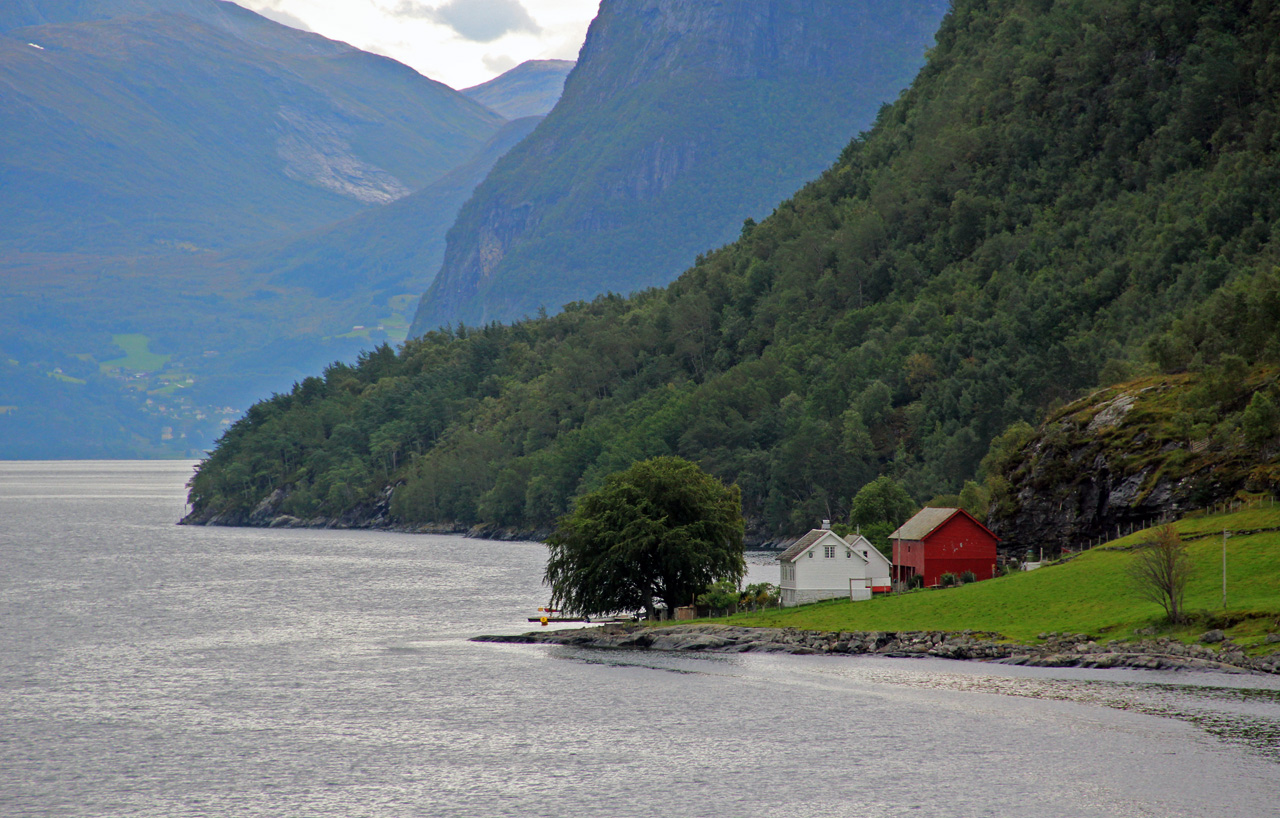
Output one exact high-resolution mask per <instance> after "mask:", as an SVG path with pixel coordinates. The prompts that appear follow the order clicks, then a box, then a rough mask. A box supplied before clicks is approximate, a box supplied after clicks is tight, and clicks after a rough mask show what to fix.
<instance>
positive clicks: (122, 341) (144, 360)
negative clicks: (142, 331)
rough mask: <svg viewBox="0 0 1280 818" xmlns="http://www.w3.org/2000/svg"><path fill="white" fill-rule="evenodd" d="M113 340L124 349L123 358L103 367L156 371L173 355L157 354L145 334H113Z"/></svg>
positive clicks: (104, 364) (109, 362)
mask: <svg viewBox="0 0 1280 818" xmlns="http://www.w3.org/2000/svg"><path fill="white" fill-rule="evenodd" d="M111 342H112V343H113V344H115V345H116V346H118V347H120V348H121V349H123V350H124V357H123V358H116V359H115V360H112V361H106V362H105V363H103V364H102V369H104V370H107V369H132V370H134V371H135V372H155V371H156V370H158V369H162V368H164V365H165V364H167V363H169V359H170V358H171V357H173V356H171V355H157V354H156V353H154V352H152V351H151V349H150V344H151V339H150V338H148V337H147V336H145V335H137V334H129V335H112V336H111Z"/></svg>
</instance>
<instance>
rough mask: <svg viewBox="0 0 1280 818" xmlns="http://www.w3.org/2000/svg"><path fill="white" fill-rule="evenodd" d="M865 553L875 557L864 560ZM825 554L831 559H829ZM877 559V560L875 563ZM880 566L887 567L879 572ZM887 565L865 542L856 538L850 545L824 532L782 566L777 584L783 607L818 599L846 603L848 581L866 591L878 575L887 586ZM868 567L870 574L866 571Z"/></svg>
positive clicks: (863, 539)
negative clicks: (870, 581)
mask: <svg viewBox="0 0 1280 818" xmlns="http://www.w3.org/2000/svg"><path fill="white" fill-rule="evenodd" d="M828 549H830V551H828ZM864 549H869V552H874V553H873V554H871V553H869V556H868V557H864V556H863V551H864ZM828 553H832V554H834V556H830V557H829V556H827V554H828ZM876 557H880V559H879V560H878V561H877V560H876ZM880 563H884V565H885V566H886V567H885V569H884V570H883V571H881V570H880ZM887 565H888V563H887V561H885V560H884V557H883V555H881V554H880V552H878V551H876V549H875V547H874V546H872V545H871V543H869V542H867V541H866V539H865V538H863V537H858V538H856V539H855V542H854V543H853V544H850V543H848V542H845V540H844V539H842V538H841V537H840V536H839V535H838V534H836V533H835V532H833V531H827V532H824V533H823V535H822V536H821V537H819V538H818V539H817V540H816V541H815V542H814V543H813V545H811V546H809V547H808V548H807V549H805V550H804V551H803V552H801V553H800V554H798V555H797V556H796V557H795V558H793V559H792V560H790V561H787V562H783V563H782V571H781V574H782V579H781V582H779V588H781V590H782V604H783V605H784V606H786V607H790V606H793V605H801V604H804V603H807V602H817V601H818V600H821V599H836V598H840V599H848V598H849V587H850V580H853V587H854V588H857V589H861V588H863V587H867V588H869V587H870V586H868V584H867V582H866V580H867V579H875V580H878V579H879V577H880V575H881V574H883V576H884V583H883V584H884V585H888V584H889V572H888V568H887ZM788 566H790V570H788ZM869 567H870V568H871V571H870V572H868V570H867V569H868V568H869ZM877 585H879V583H878V582H877ZM870 595H871V592H870V590H867V592H866V596H867V597H870Z"/></svg>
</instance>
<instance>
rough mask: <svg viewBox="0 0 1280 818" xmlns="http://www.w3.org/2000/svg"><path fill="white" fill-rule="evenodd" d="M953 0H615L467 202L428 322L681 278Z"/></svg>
mask: <svg viewBox="0 0 1280 818" xmlns="http://www.w3.org/2000/svg"><path fill="white" fill-rule="evenodd" d="M947 5H948V4H947V3H946V2H945V0H924V2H916V3H909V4H905V3H897V2H889V0H839V1H838V2H837V1H836V0H822V2H813V1H812V0H807V1H806V0H740V1H739V2H733V3H729V2H709V3H688V2H679V1H678V0H605V1H604V2H603V3H602V5H601V9H600V14H599V16H598V17H597V18H596V20H595V21H594V22H593V23H592V25H591V29H590V31H589V32H588V35H587V40H586V43H585V45H584V46H583V49H582V53H581V56H580V58H579V61H578V64H577V66H576V67H575V68H574V70H573V72H572V73H571V74H570V75H569V77H568V80H567V81H566V83H565V89H564V96H563V97H562V99H561V101H560V103H559V104H558V106H557V107H556V109H555V110H554V111H552V113H551V114H550V115H549V116H548V117H547V119H546V121H545V122H544V123H543V124H542V125H541V126H540V127H539V128H538V130H537V131H535V132H534V134H533V135H532V136H531V137H530V138H529V139H527V140H526V141H525V142H524V143H523V144H522V145H520V146H519V147H517V148H516V149H515V150H513V151H512V152H511V153H510V154H508V156H506V157H504V159H503V160H502V162H500V163H499V165H498V166H497V167H495V168H494V171H493V172H492V173H491V175H490V177H489V178H488V179H487V180H486V181H485V183H484V184H482V185H481V186H480V188H478V189H477V191H476V194H475V196H474V197H473V198H472V200H471V202H469V203H468V205H467V206H466V207H464V208H463V210H462V212H461V213H460V214H459V217H458V221H457V222H456V223H455V225H454V228H453V230H452V231H451V233H450V238H449V245H448V248H447V250H446V253H445V259H444V263H443V265H442V267H441V269H440V273H439V275H438V276H437V278H436V280H435V282H434V283H433V284H432V286H431V288H430V289H429V290H428V292H427V294H426V295H425V296H424V298H423V301H422V305H421V306H420V308H419V313H418V317H417V319H416V321H415V323H414V332H415V333H416V334H420V333H422V332H424V331H427V330H430V329H434V328H436V327H438V326H441V325H450V324H454V323H456V322H458V321H463V322H466V323H468V324H478V323H484V322H487V321H492V320H502V321H509V320H513V319H517V318H520V317H523V316H525V315H529V314H531V313H533V312H534V311H536V310H537V309H538V308H539V307H545V308H546V309H548V310H551V311H555V310H557V309H559V308H560V307H561V306H562V305H563V304H565V303H567V302H569V301H572V300H576V299H582V298H589V297H592V296H594V295H596V294H599V293H602V292H605V291H610V290H612V291H617V292H629V291H632V290H636V289H640V288H643V287H648V286H655V285H660V284H665V283H667V282H669V281H670V280H672V279H674V278H675V276H676V275H677V274H678V273H679V272H680V271H682V270H683V269H684V268H685V267H687V266H688V265H689V264H690V263H691V262H692V261H693V259H694V257H695V256H696V255H697V254H698V253H700V252H704V251H706V250H708V249H711V248H714V247H716V246H718V245H720V244H723V243H725V242H727V241H729V240H731V239H733V238H734V237H735V236H736V235H737V232H738V230H739V228H740V227H741V225H742V222H743V220H744V219H745V218H748V217H753V218H759V217H762V216H764V215H767V213H768V212H769V210H770V209H771V208H772V207H773V206H774V205H775V204H776V203H777V202H778V201H780V200H781V199H782V198H784V197H786V196H788V195H790V194H791V193H793V192H794V191H795V190H796V189H797V188H799V187H800V186H801V185H802V184H803V183H804V182H805V181H807V180H808V179H811V178H813V177H814V176H816V175H817V174H818V173H820V172H821V171H822V170H823V169H825V168H826V167H827V166H829V165H830V163H831V162H832V161H834V159H835V158H836V156H837V155H838V153H839V151H840V149H841V148H842V147H843V146H844V145H845V144H847V142H848V141H849V139H850V138H851V137H852V136H854V135H855V134H857V133H858V132H859V131H860V130H862V129H864V128H866V127H867V126H868V125H869V124H870V123H871V122H872V120H873V119H874V117H875V114H876V112H877V111H878V110H879V107H880V105H881V104H883V103H884V102H886V101H888V100H891V99H893V98H894V97H895V96H896V95H897V94H898V92H899V91H900V90H901V89H902V88H904V87H905V86H906V84H907V83H908V82H909V81H910V80H911V79H912V77H913V76H914V74H915V72H916V70H917V69H918V68H919V66H920V65H921V64H922V63H923V60H924V53H925V50H926V48H927V47H928V46H929V45H930V44H931V43H932V38H933V34H934V31H935V30H936V29H937V26H938V24H939V22H940V20H941V18H942V15H943V13H944V12H945V10H946V8H947Z"/></svg>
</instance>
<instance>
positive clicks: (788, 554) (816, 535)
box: [777, 528, 848, 562]
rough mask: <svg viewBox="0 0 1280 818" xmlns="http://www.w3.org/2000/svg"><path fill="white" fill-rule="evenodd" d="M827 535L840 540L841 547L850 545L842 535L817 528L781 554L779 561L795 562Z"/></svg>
mask: <svg viewBox="0 0 1280 818" xmlns="http://www.w3.org/2000/svg"><path fill="white" fill-rule="evenodd" d="M827 534H830V535H831V536H832V537H833V538H834V539H836V540H839V542H840V544H841V545H845V546H847V545H848V543H846V542H845V541H844V540H842V539H840V535H839V534H836V533H835V532H834V531H832V530H830V529H828V528H815V529H813V530H812V531H810V532H809V533H808V534H805V535H804V536H803V537H801V538H800V539H798V540H796V541H795V542H794V543H793V544H792V546H791V547H790V548H788V549H787V550H786V551H783V552H782V553H781V554H779V555H778V556H777V559H778V561H779V562H790V561H792V560H794V559H795V558H796V557H798V556H800V555H801V554H803V553H804V552H805V551H808V550H809V546H811V545H814V544H816V543H817V542H818V540H820V539H822V538H823V536H824V535H827Z"/></svg>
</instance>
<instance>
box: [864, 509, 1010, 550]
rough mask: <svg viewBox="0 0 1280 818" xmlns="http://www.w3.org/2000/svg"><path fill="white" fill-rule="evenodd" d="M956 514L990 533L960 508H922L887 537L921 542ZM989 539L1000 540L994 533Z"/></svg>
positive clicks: (989, 530) (989, 531) (989, 532)
mask: <svg viewBox="0 0 1280 818" xmlns="http://www.w3.org/2000/svg"><path fill="white" fill-rule="evenodd" d="M957 514H963V515H964V516H966V517H968V518H969V519H970V520H972V521H973V524H974V525H976V526H978V527H979V528H981V529H982V530H983V531H985V532H987V533H988V534H991V529H989V528H987V527H986V526H985V525H983V524H982V523H980V522H978V519H977V518H976V517H974V516H973V515H972V514H970V513H969V512H967V511H965V510H964V509H962V508H922V509H920V510H919V511H917V512H916V514H915V516H914V517H912V518H911V519H910V520H907V521H906V522H905V523H903V524H902V525H900V526H898V528H897V529H896V530H895V531H894V532H893V533H892V534H890V535H889V539H891V540H914V541H916V542H923V541H924V539H925V537H928V536H929V535H930V534H932V533H933V532H934V531H937V530H938V528H940V527H941V526H942V524H943V523H945V522H946V521H947V520H950V519H951V518H952V517H954V516H956V515H957ZM991 539H993V540H995V541H996V542H999V541H1000V538H999V537H997V536H996V535H995V534H991Z"/></svg>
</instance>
